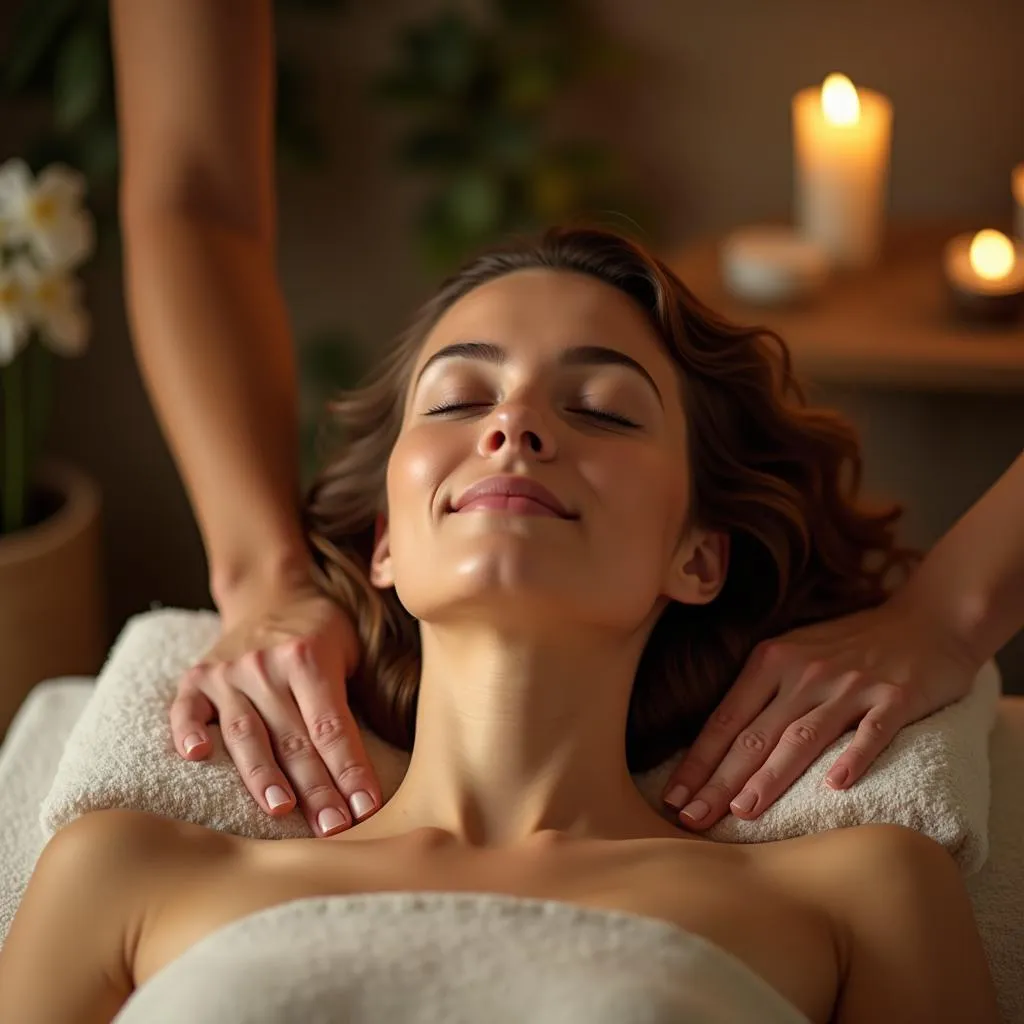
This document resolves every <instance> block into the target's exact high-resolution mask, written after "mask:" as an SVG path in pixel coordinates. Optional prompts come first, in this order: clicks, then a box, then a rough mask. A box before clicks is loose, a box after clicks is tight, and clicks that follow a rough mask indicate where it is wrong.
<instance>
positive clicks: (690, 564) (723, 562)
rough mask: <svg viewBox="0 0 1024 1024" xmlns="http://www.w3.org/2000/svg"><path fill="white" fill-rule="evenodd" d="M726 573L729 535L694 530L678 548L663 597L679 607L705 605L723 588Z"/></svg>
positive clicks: (719, 532)
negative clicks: (677, 602) (665, 595)
mask: <svg viewBox="0 0 1024 1024" xmlns="http://www.w3.org/2000/svg"><path fill="white" fill-rule="evenodd" d="M728 569H729V535H728V534H727V533H725V532H723V531H722V530H705V529H702V528H699V527H694V528H693V529H692V530H690V532H689V533H688V534H687V536H686V537H685V538H684V540H683V542H682V543H681V544H680V545H679V550H678V551H677V552H676V556H675V558H673V560H672V565H671V567H670V571H669V579H668V580H667V582H666V585H665V593H666V594H667V595H668V596H669V597H671V598H672V600H674V601H679V602H680V603H681V604H708V603H709V602H710V601H713V600H714V599H715V598H716V597H717V596H718V593H719V591H720V590H721V589H722V587H723V586H724V585H725V577H726V573H727V572H728Z"/></svg>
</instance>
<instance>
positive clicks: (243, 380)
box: [125, 211, 307, 610]
mask: <svg viewBox="0 0 1024 1024" xmlns="http://www.w3.org/2000/svg"><path fill="white" fill-rule="evenodd" d="M125 232H126V236H127V245H128V247H129V261H130V266H131V272H130V275H129V276H130V296H131V306H132V314H133V315H132V319H133V322H134V331H133V335H134V344H135V346H136V352H137V357H138V362H139V365H140V367H141V368H142V371H143V375H144V377H145V380H146V384H147V388H148V390H149V394H150V397H151V399H152V401H153V404H154V407H155V408H156V410H157V413H158V415H159V418H160V421H161V425H162V426H163V429H164V432H165V435H166V436H167V438H168V441H169V444H170V447H171V449H172V451H173V453H174V456H175V460H176V462H177V465H178V468H179V471H180V473H181V475H182V479H183V480H184V482H185V485H186V488H187V490H188V492H189V496H190V498H191V501H192V507H193V509H194V510H195V512H196V516H197V519H198V521H199V525H200V530H201V531H202V535H203V541H204V544H205V548H206V552H207V557H208V561H209V570H210V585H211V590H212V593H213V596H214V599H215V600H216V601H217V603H218V605H220V604H222V601H224V600H226V599H228V598H230V597H231V596H232V594H233V593H234V591H236V590H237V589H238V588H240V587H242V586H244V585H246V584H248V582H250V581H251V580H252V579H253V578H254V577H257V576H259V575H260V574H261V573H272V572H284V571H287V570H289V569H290V568H291V567H292V566H294V567H295V568H296V570H297V571H298V572H299V573H300V574H301V572H302V566H303V564H304V560H305V558H306V557H307V556H306V554H305V546H304V542H303V537H302V531H301V528H300V526H299V512H298V502H299V480H298V463H297V451H298V439H297V408H296V393H297V388H296V383H295V366H294V358H293V356H292V343H291V336H290V332H289V327H288V324H287V319H286V314H285V309H284V303H283V300H282V298H281V295H280V288H279V285H278V282H277V276H276V273H275V271H274V267H273V265H272V254H271V253H270V251H269V247H268V246H267V245H266V244H264V243H262V242H261V241H260V240H258V239H254V238H252V237H249V236H247V235H246V234H245V233H243V232H241V231H238V230H237V229H234V228H232V227H230V226H227V225H220V224H217V223H215V222H214V220H213V219H212V218H210V217H205V218H201V219H199V218H192V217H190V216H189V215H187V214H182V213H177V212H174V211H166V212H160V211H146V212H144V213H133V214H131V215H130V217H129V218H128V221H127V223H126V225H125ZM222 610H223V609H222Z"/></svg>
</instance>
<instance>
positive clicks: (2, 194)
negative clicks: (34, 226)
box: [0, 157, 32, 212]
mask: <svg viewBox="0 0 1024 1024" xmlns="http://www.w3.org/2000/svg"><path fill="white" fill-rule="evenodd" d="M31 191H32V172H31V171H30V170H29V167H28V164H27V163H25V161H24V160H22V159H21V158H20V157H13V158H12V159H10V160H7V161H5V162H4V163H3V164H2V165H0V209H4V210H9V211H12V212H13V211H15V210H20V209H21V207H22V206H23V205H24V204H25V201H26V199H28V196H29V194H30V193H31Z"/></svg>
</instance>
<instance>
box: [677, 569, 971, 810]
mask: <svg viewBox="0 0 1024 1024" xmlns="http://www.w3.org/2000/svg"><path fill="white" fill-rule="evenodd" d="M904 595H906V596H904ZM980 667H981V666H980V664H978V663H977V661H976V659H975V657H974V656H973V655H972V653H971V652H969V651H967V650H966V646H965V645H962V644H959V643H958V642H957V641H956V640H955V639H954V638H953V636H952V633H951V631H950V630H949V629H948V628H947V627H944V626H940V624H939V623H938V622H936V621H935V619H934V618H933V617H931V616H930V615H929V614H928V612H927V611H926V609H925V608H923V607H922V605H921V602H919V601H915V600H914V598H913V597H912V596H911V595H910V594H909V592H908V591H907V590H906V589H904V590H903V591H901V592H899V593H898V594H897V595H896V596H894V597H891V598H890V599H889V600H888V601H887V602H886V603H885V604H883V605H880V606H879V607H877V608H873V609H870V610H868V611H863V612H857V613H855V614H853V615H848V616H845V617H843V618H840V619H833V620H830V621H827V622H821V623H816V624H814V625H812V626H806V627H803V628H801V629H797V630H794V631H793V632H791V633H787V634H785V635H784V636H781V637H778V638H776V639H773V640H769V641H766V642H765V643H762V644H759V645H758V646H757V647H756V648H755V649H754V651H753V653H752V654H751V656H750V658H749V659H748V661H747V664H746V665H745V666H744V668H743V671H742V672H741V673H740V675H739V676H738V677H737V680H736V682H735V683H734V684H733V686H732V688H731V689H730V690H729V692H728V693H727V694H726V696H725V698H724V699H723V700H722V702H721V703H720V704H719V705H718V707H717V708H716V710H715V711H714V712H713V713H712V714H711V716H710V717H709V718H708V721H707V722H706V724H705V725H704V728H703V729H702V730H701V732H700V734H699V735H698V736H697V738H696V739H695V740H694V743H693V746H692V747H690V749H689V750H688V751H687V753H686V755H685V756H684V758H683V760H682V761H680V763H679V765H677V767H676V769H675V771H674V772H673V773H672V777H671V778H670V779H669V781H668V784H667V785H666V787H665V794H664V798H665V800H666V803H669V804H671V805H672V806H674V807H676V808H679V807H684V805H685V804H687V801H689V800H692V801H694V803H696V802H698V801H702V802H703V803H704V804H705V805H707V809H706V810H704V809H702V808H700V807H699V806H698V807H695V808H694V819H691V818H690V817H687V816H686V815H685V814H684V815H682V816H681V817H680V818H679V822H680V824H682V825H685V826H687V827H690V828H695V829H704V828H708V827H710V826H711V825H713V824H715V822H717V821H718V820H719V819H720V818H722V817H723V816H724V815H725V814H727V813H729V812H730V811H731V813H733V814H735V815H736V816H737V817H738V818H744V819H747V820H752V819H754V818H756V817H758V815H760V814H761V813H762V812H763V811H764V810H765V809H766V808H768V807H770V806H771V804H772V803H774V801H775V800H776V799H778V797H779V796H781V795H782V794H783V793H784V792H785V791H786V790H787V789H788V788H789V787H790V786H791V785H792V784H793V782H795V781H796V780H797V779H798V778H799V777H800V776H801V775H802V774H803V773H804V771H805V770H806V769H807V768H808V767H809V766H810V765H811V764H812V763H813V762H814V761H816V760H817V759H818V757H819V756H820V755H821V753H822V751H824V750H825V749H826V747H829V746H831V745H832V743H834V742H835V741H836V739H838V738H839V737H840V736H842V735H843V734H844V733H845V732H846V731H847V730H848V729H850V728H853V727H854V726H855V725H856V726H857V729H856V733H855V734H854V737H853V739H852V740H851V742H850V743H849V745H848V746H847V747H846V749H845V750H844V751H843V752H842V754H841V756H840V757H839V758H838V759H837V760H836V761H835V763H834V764H833V765H831V766H830V770H829V772H828V774H827V776H826V781H827V782H828V783H829V784H830V785H831V786H832V788H833V789H845V788H847V787H848V786H850V785H851V784H852V783H854V782H856V781H857V779H859V778H860V777H861V776H862V775H863V774H864V773H865V771H866V770H867V768H868V766H869V765H870V764H871V763H872V761H874V759H875V758H876V757H877V756H878V755H879V754H880V753H881V752H882V751H883V750H884V749H885V748H886V747H887V746H888V745H889V743H890V741H891V740H892V739H893V737H894V736H895V735H896V733H897V732H898V731H899V730H900V729H902V728H903V727H904V726H906V725H909V724H911V723H913V722H916V721H918V720H919V719H921V718H924V717H926V716H927V715H930V714H932V713H933V712H935V711H938V710H939V709H940V708H943V707H945V706H946V705H948V704H952V703H954V702H955V701H958V700H960V699H961V698H962V697H964V696H965V695H966V694H967V693H968V692H969V690H970V689H971V686H972V684H973V682H974V678H975V676H976V675H977V673H978V670H979V669H980ZM858 723H859V724H858ZM677 786H682V787H685V789H686V790H687V792H686V793H685V794H682V795H681V796H680V794H678V793H677V794H676V796H675V798H672V797H671V794H672V791H673V789H674V788H675V787H677ZM737 794H739V799H738V800H734V797H736V796H737ZM748 794H749V795H750V796H752V798H753V799H752V800H751V802H750V803H749V804H742V803H741V801H742V800H743V797H744V796H747V795H748ZM684 810H685V807H684ZM702 811H703V813H701V812H702Z"/></svg>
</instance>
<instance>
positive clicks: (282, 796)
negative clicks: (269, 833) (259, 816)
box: [265, 786, 290, 810]
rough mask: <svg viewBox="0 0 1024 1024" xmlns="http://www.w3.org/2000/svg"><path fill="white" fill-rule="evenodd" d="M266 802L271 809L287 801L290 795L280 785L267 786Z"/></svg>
mask: <svg viewBox="0 0 1024 1024" xmlns="http://www.w3.org/2000/svg"><path fill="white" fill-rule="evenodd" d="M265 795H266V798H267V804H268V805H269V806H270V809H271V810H274V809H275V808H278V807H280V806H281V805H282V804H286V803H288V801H289V799H290V797H289V796H288V794H287V793H286V792H285V791H284V790H283V789H282V788H281V787H280V786H267V792H266V794H265Z"/></svg>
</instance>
